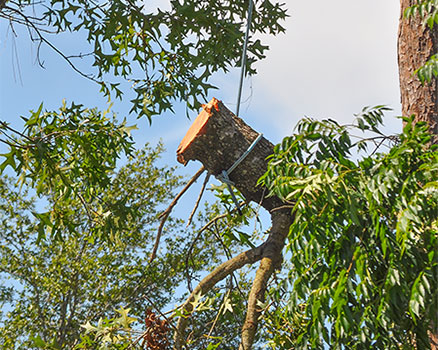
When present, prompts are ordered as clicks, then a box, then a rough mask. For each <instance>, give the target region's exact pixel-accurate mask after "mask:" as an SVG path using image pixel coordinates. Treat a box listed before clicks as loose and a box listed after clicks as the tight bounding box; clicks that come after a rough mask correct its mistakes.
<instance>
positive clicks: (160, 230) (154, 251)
mask: <svg viewBox="0 0 438 350" xmlns="http://www.w3.org/2000/svg"><path fill="white" fill-rule="evenodd" d="M204 170H205V167H204V166H202V167H201V168H200V169H199V170H198V171H197V172H196V174H195V175H193V177H192V178H191V179H190V180H189V182H187V184H186V185H185V186H184V188H183V189H182V190H181V192H180V193H178V195H177V196H176V197H175V199H174V200H173V201H172V203H170V205H169V206H168V208H167V209H166V210H165V211H163V212H162V213H161V214H160V216H159V218H160V219H161V222H160V226H158V232H157V237H156V238H155V244H154V247H153V249H152V253H151V256H150V258H149V262H152V261H153V260H154V259H155V257H156V256H157V250H158V246H159V245H160V239H161V234H162V233H163V227H164V224H165V222H166V220H167V218H168V217H169V215H170V213H171V212H172V209H173V207H174V206H175V205H176V203H178V200H179V199H180V198H181V197H182V196H183V194H184V193H185V192H186V191H187V190H188V189H189V188H190V186H192V185H193V183H195V182H196V180H197V179H198V178H199V177H200V176H201V174H202V173H203V172H204Z"/></svg>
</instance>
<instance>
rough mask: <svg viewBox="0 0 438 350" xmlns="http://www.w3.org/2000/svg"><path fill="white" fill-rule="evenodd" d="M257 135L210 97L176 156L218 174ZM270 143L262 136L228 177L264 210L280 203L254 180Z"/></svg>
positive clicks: (271, 148) (271, 149) (270, 149)
mask: <svg viewBox="0 0 438 350" xmlns="http://www.w3.org/2000/svg"><path fill="white" fill-rule="evenodd" d="M258 135H259V133H258V132H256V131H255V130H254V129H252V128H251V127H249V126H248V125H247V124H246V123H245V122H244V121H243V120H242V119H241V118H239V117H237V116H235V115H234V114H233V113H232V112H231V111H230V110H228V109H227V108H226V107H225V106H224V105H223V103H222V102H220V101H219V100H217V99H215V98H213V99H212V100H211V101H210V102H209V103H208V104H206V105H204V106H203V110H202V111H201V113H200V114H199V115H198V117H197V118H196V119H195V121H194V122H193V124H192V126H191V127H190V129H189V130H188V132H187V134H186V136H185V137H184V138H183V140H182V141H181V144H180V145H179V147H178V150H177V159H178V161H179V162H180V163H182V164H184V165H186V164H187V163H188V162H189V161H190V160H198V161H200V162H201V163H202V164H203V165H204V167H205V168H206V169H207V171H208V172H210V173H211V174H212V175H214V176H218V175H221V173H222V171H223V170H228V169H229V168H230V167H231V166H232V165H233V164H234V162H235V161H236V160H237V159H239V158H240V156H241V155H242V154H243V153H244V152H245V151H246V150H247V149H248V147H249V146H250V145H251V143H252V142H253V141H254V140H255V139H256V138H257V136H258ZM273 152H274V145H273V144H272V143H271V142H269V141H268V140H267V139H265V138H264V137H262V138H261V140H260V141H259V142H258V143H257V144H256V146H255V147H254V149H253V150H252V151H251V152H250V153H249V154H248V156H247V157H246V158H245V159H244V160H243V161H242V162H241V163H240V164H239V165H238V166H237V168H235V169H234V170H233V171H232V172H231V174H229V178H230V180H231V181H232V182H233V183H234V185H235V187H236V188H237V189H238V190H239V191H240V192H241V193H242V194H243V196H244V197H245V198H246V199H247V200H248V201H254V202H256V203H261V205H262V206H263V207H264V208H265V209H267V210H268V211H272V209H275V208H277V207H279V206H281V205H282V202H281V201H280V200H279V199H278V198H276V197H269V198H266V196H265V190H264V189H263V188H262V187H260V186H257V180H258V179H259V178H260V177H261V176H262V175H263V174H264V173H265V172H266V170H267V164H268V162H267V160H266V158H267V157H268V156H270V155H271V154H272V153H273Z"/></svg>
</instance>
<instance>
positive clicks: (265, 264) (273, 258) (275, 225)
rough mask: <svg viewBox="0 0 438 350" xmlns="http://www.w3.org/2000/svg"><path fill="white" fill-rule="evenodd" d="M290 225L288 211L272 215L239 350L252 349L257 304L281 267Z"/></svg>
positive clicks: (258, 310)
mask: <svg viewBox="0 0 438 350" xmlns="http://www.w3.org/2000/svg"><path fill="white" fill-rule="evenodd" d="M291 223H292V217H291V215H290V212H289V211H288V210H284V209H283V210H282V211H277V212H276V213H274V214H272V228H271V231H270V234H269V237H268V240H267V241H266V245H265V248H264V249H263V258H262V260H261V262H260V266H259V268H258V270H257V273H256V276H255V278H254V281H253V284H252V288H251V292H250V294H249V297H248V309H247V313H246V319H245V323H244V324H243V327H242V338H241V343H240V346H239V350H250V349H251V348H252V345H253V343H254V339H255V336H256V333H257V327H258V324H259V319H260V314H261V309H260V306H259V303H263V302H264V301H265V294H266V290H267V287H268V281H269V279H270V277H271V276H272V273H273V272H274V270H275V269H278V268H280V266H281V261H282V250H283V247H284V243H285V239H286V236H287V234H288V232H289V226H290V225H291Z"/></svg>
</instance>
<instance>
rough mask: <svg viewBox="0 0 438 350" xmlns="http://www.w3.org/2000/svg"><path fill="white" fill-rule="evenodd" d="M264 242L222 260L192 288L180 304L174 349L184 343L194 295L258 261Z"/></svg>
mask: <svg viewBox="0 0 438 350" xmlns="http://www.w3.org/2000/svg"><path fill="white" fill-rule="evenodd" d="M264 247H265V244H262V245H260V246H258V247H256V248H253V249H250V250H247V251H246V252H243V253H241V254H239V255H237V256H236V257H234V258H232V259H230V260H228V261H226V262H224V263H223V264H221V265H219V266H218V267H217V268H215V269H214V270H213V271H212V272H211V273H210V274H208V275H207V276H206V277H205V278H204V279H203V280H202V281H201V282H200V283H199V284H198V285H197V286H196V288H195V289H194V290H193V292H192V293H191V294H190V296H189V297H188V299H187V300H186V301H185V303H184V304H183V305H182V313H183V315H184V316H181V317H180V318H179V319H178V323H177V326H176V328H177V330H176V332H175V334H174V341H175V345H174V349H176V350H181V349H183V346H184V343H185V336H184V334H185V330H186V328H187V323H188V320H189V317H190V316H191V314H192V312H193V304H192V303H193V301H194V300H195V297H196V296H199V295H205V294H206V293H208V292H209V291H210V290H211V289H212V288H213V287H214V286H215V285H216V284H217V283H218V282H220V281H222V280H223V279H224V278H226V277H227V276H229V275H230V274H231V273H233V272H234V271H236V270H237V269H240V268H241V267H243V266H244V265H247V264H253V263H255V262H256V261H259V260H260V259H261V258H262V253H263V249H264Z"/></svg>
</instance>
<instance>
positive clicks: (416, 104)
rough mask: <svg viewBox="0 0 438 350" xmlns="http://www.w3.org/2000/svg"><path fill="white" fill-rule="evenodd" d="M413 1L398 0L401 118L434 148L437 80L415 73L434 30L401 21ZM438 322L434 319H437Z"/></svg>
mask: <svg viewBox="0 0 438 350" xmlns="http://www.w3.org/2000/svg"><path fill="white" fill-rule="evenodd" d="M416 3H418V2H417V1H416V0H400V9H401V14H400V22H399V33H398V64H399V76H400V94H401V103H402V114H403V115H404V116H411V115H415V121H416V122H417V121H425V122H426V123H427V124H428V125H429V130H430V132H431V133H432V134H433V135H434V137H433V139H432V142H433V143H435V144H438V79H436V78H433V80H432V81H431V82H429V83H428V82H426V83H424V84H421V82H420V80H419V79H418V77H417V76H416V74H415V70H417V69H418V68H420V67H421V66H423V65H424V64H425V63H426V62H427V61H428V60H429V58H430V57H431V56H432V55H434V54H436V53H437V52H438V26H437V24H435V25H434V27H433V29H430V28H429V27H428V26H427V25H423V23H422V19H421V17H420V16H419V15H415V16H413V17H410V18H409V19H407V18H404V12H405V10H406V9H407V8H408V7H409V6H412V5H414V4H416ZM437 318H438V315H437ZM429 335H430V345H431V349H432V350H438V320H437V319H436V320H435V322H432V325H431V331H430V334H429Z"/></svg>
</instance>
